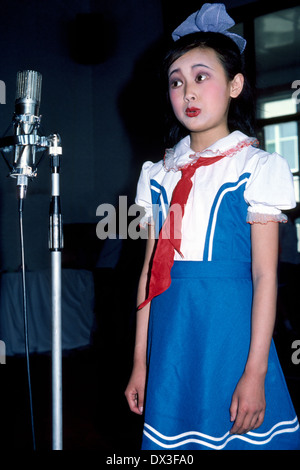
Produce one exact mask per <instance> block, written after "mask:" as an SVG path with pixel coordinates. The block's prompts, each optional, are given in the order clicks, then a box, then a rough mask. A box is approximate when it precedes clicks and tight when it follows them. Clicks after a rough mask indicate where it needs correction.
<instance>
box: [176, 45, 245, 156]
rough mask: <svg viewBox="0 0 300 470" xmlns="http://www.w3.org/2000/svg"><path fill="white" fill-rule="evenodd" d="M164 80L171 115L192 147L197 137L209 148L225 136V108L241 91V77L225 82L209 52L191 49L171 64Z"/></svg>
mask: <svg viewBox="0 0 300 470" xmlns="http://www.w3.org/2000/svg"><path fill="white" fill-rule="evenodd" d="M168 76H169V95H170V100H171V104H172V108H173V111H174V113H175V116H176V118H177V119H178V121H179V122H180V123H181V124H182V125H183V126H185V127H186V128H187V129H188V130H189V131H190V133H191V138H192V143H193V141H194V143H196V142H197V138H199V137H200V135H201V138H202V141H203V137H205V140H204V141H206V142H207V141H208V142H210V141H211V142H210V143H209V145H210V144H212V143H213V142H215V141H216V140H218V139H220V138H222V137H225V136H226V135H228V133H229V131H228V126H227V115H228V109H229V104H230V100H231V98H235V97H237V96H238V95H239V94H240V92H241V90H242V87H243V75H242V74H237V75H236V76H235V77H234V79H233V80H232V81H229V80H228V78H227V76H226V73H225V70H224V68H223V65H222V64H221V62H220V60H219V59H218V57H217V54H216V52H215V51H214V50H213V49H210V48H206V49H200V48H195V49H192V50H191V51H189V52H187V53H185V54H184V55H182V56H181V57H179V58H178V59H177V60H176V61H175V62H173V64H172V65H171V66H170V68H169V74H168ZM198 141H199V139H198ZM193 148H194V147H193ZM194 150H203V149H196V148H194Z"/></svg>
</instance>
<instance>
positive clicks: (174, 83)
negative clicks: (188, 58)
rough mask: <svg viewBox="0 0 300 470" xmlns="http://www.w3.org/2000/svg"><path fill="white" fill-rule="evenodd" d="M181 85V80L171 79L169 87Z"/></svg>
mask: <svg viewBox="0 0 300 470" xmlns="http://www.w3.org/2000/svg"><path fill="white" fill-rule="evenodd" d="M181 85H182V81H181V80H179V79H178V80H173V81H172V82H171V83H170V87H171V88H178V87H180V86H181Z"/></svg>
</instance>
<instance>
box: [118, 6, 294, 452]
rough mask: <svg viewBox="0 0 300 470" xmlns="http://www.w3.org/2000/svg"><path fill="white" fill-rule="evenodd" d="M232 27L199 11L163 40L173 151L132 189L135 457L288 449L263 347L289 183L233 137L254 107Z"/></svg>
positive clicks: (289, 425)
mask: <svg viewBox="0 0 300 470" xmlns="http://www.w3.org/2000/svg"><path fill="white" fill-rule="evenodd" d="M233 24H234V22H233V21H232V19H231V18H230V17H229V16H228V15H227V13H226V11H225V7H224V5H222V4H212V5H210V4H205V5H204V6H203V7H202V8H201V10H199V12H197V13H195V14H194V15H191V16H190V17H189V18H188V19H187V20H186V21H185V22H184V23H183V24H182V25H181V26H180V27H179V28H177V30H175V31H174V33H173V38H174V39H175V42H174V45H173V49H172V50H171V51H170V52H169V54H168V55H167V57H166V60H165V69H166V72H167V79H168V95H169V100H170V103H171V107H172V110H173V113H174V115H175V117H176V119H177V121H178V124H177V125H175V126H173V127H172V131H171V133H170V135H171V137H172V138H177V139H180V140H179V142H178V143H177V144H176V145H175V146H174V147H173V148H172V149H169V150H167V151H166V155H165V157H164V159H163V160H162V161H160V162H158V163H152V162H146V163H145V164H144V165H143V168H142V172H141V176H140V179H139V183H138V190H137V199H136V202H137V203H138V204H139V205H141V206H143V207H144V208H145V218H144V222H145V224H146V223H148V227H149V237H148V241H147V248H146V255H145V262H144V266H143V270H142V273H141V278H140V283H139V289H138V305H139V309H138V313H137V331H136V344H135V351H134V365H133V371H132V375H131V378H130V381H129V383H128V386H127V389H126V392H125V395H126V398H127V400H128V403H129V407H130V409H131V410H132V411H133V412H135V413H138V414H143V412H144V411H145V423H144V433H143V443H142V449H151V450H155V449H157V450H162V449H171V450H174V449H179V450H192V449H195V450H197V449H199V450H200V449H300V432H299V423H298V420H297V417H296V413H295V411H294V408H293V405H292V403H291V400H290V396H289V393H288V390H287V387H286V383H285V381H284V378H283V374H282V371H281V369H280V365H279V362H278V358H277V355H276V351H275V348H274V344H273V341H272V333H273V326H274V319H275V311H276V269H277V247H278V222H284V220H285V216H284V215H283V214H282V213H281V210H282V209H289V208H292V207H294V206H295V200H294V192H293V181H292V176H291V173H290V170H289V168H288V165H287V163H286V160H285V159H284V158H283V157H281V156H280V155H278V154H276V153H274V154H272V155H271V154H268V153H266V152H264V151H262V150H259V149H258V148H256V146H255V139H253V138H249V137H247V135H246V134H244V133H243V132H249V133H251V132H252V130H251V126H250V124H251V119H250V118H249V117H250V114H251V113H250V108H251V106H252V103H251V102H247V89H248V86H247V84H246V82H245V78H244V73H243V67H242V51H243V49H244V46H245V41H244V39H243V38H241V37H240V36H237V35H234V34H232V33H229V32H228V31H227V28H228V27H230V26H232V25H233ZM245 103H246V104H247V106H246V107H245ZM178 209H179V210H178ZM167 213H168V215H167V216H166V217H165V220H164V223H163V226H162V228H161V227H160V226H159V224H160V219H161V218H162V215H164V214H165V215H166V214H167ZM247 222H248V223H247ZM160 225H162V224H160ZM155 230H158V231H159V238H158V240H157V237H156V234H155ZM150 308H151V310H150ZM146 389H147V393H146ZM144 408H145V409H144Z"/></svg>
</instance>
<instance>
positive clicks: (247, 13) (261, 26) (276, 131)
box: [230, 0, 300, 251]
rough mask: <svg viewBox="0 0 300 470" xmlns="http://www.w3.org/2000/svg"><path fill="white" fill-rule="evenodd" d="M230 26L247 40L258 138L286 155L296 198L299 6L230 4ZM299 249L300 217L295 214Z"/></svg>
mask: <svg viewBox="0 0 300 470" xmlns="http://www.w3.org/2000/svg"><path fill="white" fill-rule="evenodd" d="M230 13H232V17H233V18H235V20H236V22H237V23H238V24H236V25H235V26H234V28H233V29H232V30H233V32H236V33H237V34H242V35H243V36H244V37H245V39H246V40H247V48H246V51H245V54H246V65H247V69H248V74H249V78H250V79H251V80H252V82H253V84H254V85H255V89H256V95H257V101H256V109H257V122H258V139H259V141H260V145H261V147H262V148H264V149H265V150H267V151H268V152H271V153H272V152H278V153H279V154H281V155H282V156H283V157H285V158H286V160H287V162H288V164H289V166H290V169H291V171H292V173H293V178H294V187H295V194H296V200H297V202H298V203H300V171H299V170H300V137H299V136H300V6H299V1H293V0H286V1H285V4H284V7H283V6H281V9H278V5H277V4H272V2H255V4H253V5H249V6H247V5H244V6H243V7H240V8H236V9H234V10H232V11H231V12H230ZM296 228H297V231H298V251H300V218H298V219H296Z"/></svg>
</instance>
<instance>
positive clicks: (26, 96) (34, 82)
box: [15, 70, 42, 116]
mask: <svg viewBox="0 0 300 470" xmlns="http://www.w3.org/2000/svg"><path fill="white" fill-rule="evenodd" d="M41 94H42V75H41V74H40V73H39V72H35V71H33V70H24V71H22V72H18V73H17V88H16V101H15V113H16V114H32V115H34V116H38V114H39V108H40V104H41Z"/></svg>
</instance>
